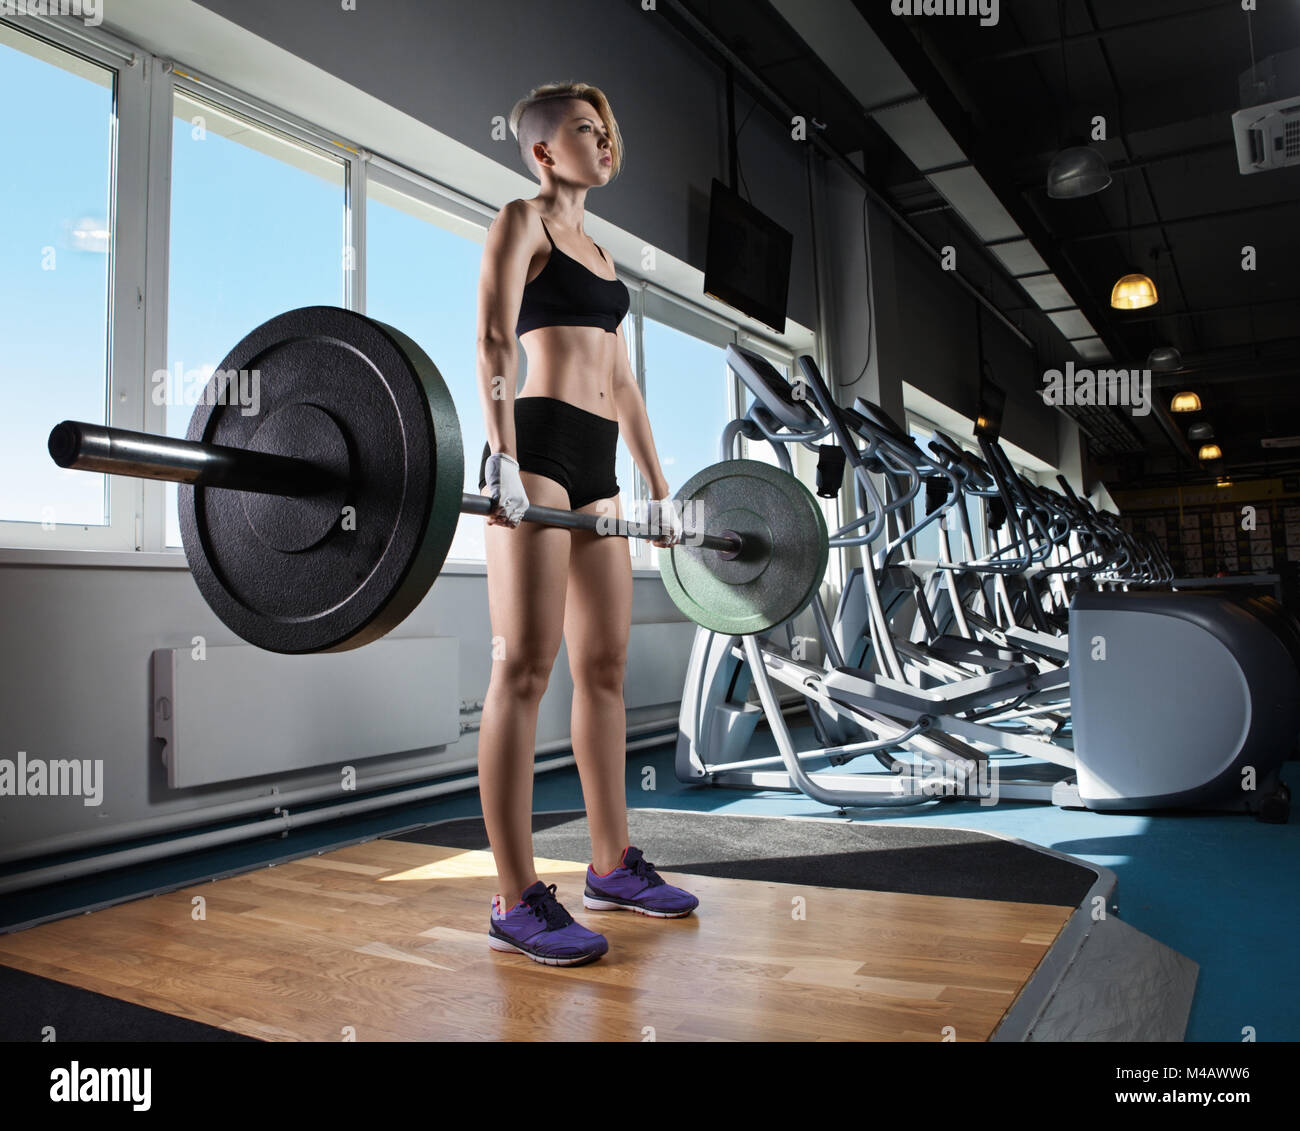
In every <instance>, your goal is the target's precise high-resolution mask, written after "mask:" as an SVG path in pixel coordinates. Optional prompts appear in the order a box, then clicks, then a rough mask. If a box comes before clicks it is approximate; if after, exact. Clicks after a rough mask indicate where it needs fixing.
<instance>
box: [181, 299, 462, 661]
mask: <svg viewBox="0 0 1300 1131" xmlns="http://www.w3.org/2000/svg"><path fill="white" fill-rule="evenodd" d="M240 371H244V372H246V373H249V374H251V373H253V372H254V371H255V372H256V374H257V377H256V382H255V386H254V387H255V389H256V392H257V396H256V398H252V399H253V401H254V406H253V407H255V409H256V411H255V412H249V410H248V409H246V408H245V407H243V406H241V405H240V404H239V403H238V396H237V395H236V392H235V391H234V390H237V389H238V388H239V386H238V385H237V384H236V383H235V381H236V380H237V379H235V378H233V377H232V375H233V374H237V373H238V372H240ZM244 380H245V382H247V380H248V378H247V377H246V378H245V379H244ZM227 387H229V388H230V389H231V390H232V392H231V393H230V394H228V395H227V394H225V392H224V390H225V389H226V388H227ZM226 400H229V401H230V402H231V403H229V404H226V403H222V402H224V401H226ZM246 413H247V414H246ZM186 438H187V439H190V440H197V441H204V442H207V443H213V444H224V445H227V446H229V447H234V448H244V449H253V450H258V451H269V452H274V453H276V454H280V455H289V456H296V457H299V458H303V459H310V460H312V461H313V462H316V463H319V464H320V465H321V466H323V467H326V468H328V469H329V470H331V471H333V472H335V473H336V474H337V475H339V476H342V477H345V478H346V485H344V486H341V487H338V488H335V489H333V490H331V491H327V492H323V493H322V494H320V495H315V496H311V497H304V498H289V497H281V496H271V495H262V494H251V493H248V492H240V491H231V490H228V489H225V488H216V487H197V488H196V487H194V486H191V485H188V484H182V485H181V486H180V487H179V502H180V522H181V536H182V540H183V541H184V544H185V556H186V558H187V559H188V561H189V563H190V568H191V571H192V572H193V575H194V580H195V582H196V583H197V585H198V587H199V591H200V592H201V593H202V595H203V598H204V600H206V601H207V603H208V604H209V605H210V606H211V607H212V610H213V611H214V612H215V613H216V614H217V616H218V617H219V618H220V619H221V620H222V622H223V623H225V624H226V625H227V626H228V627H229V628H230V629H232V630H233V631H234V632H235V633H237V634H238V635H239V636H241V637H242V638H243V639H244V640H247V641H248V642H249V643H250V644H255V645H257V646H258V647H259V648H265V649H267V650H268V651H272V652H282V653H304V652H341V651H345V650H347V649H351V648H358V647H360V646H361V645H363V644H367V643H369V642H370V641H372V640H377V639H378V638H379V637H381V636H383V635H385V634H386V633H388V632H389V631H391V630H392V629H393V628H394V627H396V625H397V624H399V623H400V622H401V621H402V620H403V619H404V618H405V617H406V616H407V615H408V614H409V613H410V612H411V611H412V610H413V609H414V608H415V606H416V605H418V604H419V603H420V601H421V600H422V599H423V597H424V595H425V594H426V593H427V592H428V591H429V587H430V586H431V585H432V584H433V582H434V581H435V579H436V578H437V576H438V571H439V570H440V569H441V568H442V563H443V561H444V560H445V559H446V556H447V551H448V549H449V548H450V546H451V540H452V537H453V536H454V535H455V532H456V524H457V522H458V520H459V517H460V496H461V491H462V489H463V484H464V479H465V470H464V454H463V452H462V449H461V439H460V422H459V420H458V418H457V416H456V409H455V406H454V405H453V404H452V400H451V395H450V393H449V392H448V390H447V386H446V384H445V382H444V381H443V380H442V377H441V375H440V374H439V373H438V370H437V367H436V366H435V365H434V364H433V362H432V361H431V360H430V359H429V358H428V356H427V355H426V354H425V353H424V352H423V351H422V350H421V349H420V348H419V346H417V345H416V344H415V343H414V342H412V341H411V339H410V338H408V337H406V336H405V335H404V334H402V333H400V332H399V331H397V330H394V329H393V328H392V327H390V326H386V325H384V324H383V323H382V322H377V321H375V320H374V319H372V318H367V317H365V316H364V315H361V314H357V313H355V312H354V311H349V310H343V309H341V308H339V307H332V306H309V307H304V308H302V309H300V310H291V311H289V312H287V313H285V314H280V315H277V316H276V317H275V318H272V319H271V320H270V321H268V322H265V323H263V324H262V325H261V326H259V327H257V329H255V330H253V331H252V332H251V333H250V334H249V335H248V336H247V337H245V338H244V339H243V340H242V341H241V342H240V343H239V344H238V345H236V346H235V348H234V349H232V350H231V351H230V353H229V354H228V355H227V356H226V358H225V360H224V361H222V363H221V365H220V367H219V368H218V370H217V372H216V373H214V374H213V377H212V381H211V382H210V383H209V387H208V389H207V391H206V394H205V396H204V397H203V399H202V400H201V401H200V403H199V405H198V407H197V408H196V409H195V411H194V416H193V417H192V418H191V420H190V426H189V430H188V432H187V433H186Z"/></svg>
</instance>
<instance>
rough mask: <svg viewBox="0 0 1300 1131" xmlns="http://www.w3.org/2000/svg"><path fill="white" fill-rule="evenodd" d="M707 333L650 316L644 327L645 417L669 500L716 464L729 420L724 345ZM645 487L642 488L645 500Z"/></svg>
mask: <svg viewBox="0 0 1300 1131" xmlns="http://www.w3.org/2000/svg"><path fill="white" fill-rule="evenodd" d="M647 305H648V304H647ZM680 317H681V315H679V318H680ZM711 328H712V330H713V333H712V335H711V337H712V339H713V340H709V339H703V338H699V337H695V336H694V335H693V334H690V333H688V332H686V330H683V329H678V328H677V327H676V326H673V325H668V324H667V323H666V322H663V321H660V320H659V319H656V318H652V317H649V316H647V317H646V318H645V319H644V320H643V322H642V331H641V332H642V340H643V348H644V349H645V402H646V414H647V416H648V417H649V418H650V430H651V432H652V434H653V435H654V441H655V447H656V449H657V450H658V453H659V463H660V465H661V466H662V467H663V473H664V477H665V478H666V479H667V480H668V495H669V496H672V495H675V494H677V492H678V490H680V489H681V487H682V485H683V484H684V483H685V482H686V481H687V480H688V479H690V478H691V476H693V475H694V474H695V473H696V472H697V471H700V470H701V469H702V468H705V467H707V466H709V465H710V464H714V463H717V462H718V443H719V441H720V440H721V438H722V430H723V428H725V427H726V425H727V424H728V422H729V421H730V420H731V393H730V382H729V378H728V368H727V363H726V360H725V357H724V353H723V351H724V348H725V341H724V340H722V334H721V333H719V332H718V331H719V329H720V328H718V327H711ZM726 340H730V333H728V334H727V335H726ZM630 465H631V459H630V456H629V459H628V466H627V469H626V470H625V469H624V467H623V466H620V467H619V490H620V492H621V493H622V495H623V497H624V501H625V503H626V502H627V500H629V499H634V498H635V497H636V495H635V494H634V492H632V491H631V490H630V485H631V482H632V479H631V466H630ZM624 475H627V477H628V478H627V479H624V478H623V477H624ZM649 487H650V485H649V484H646V485H645V490H646V497H649ZM644 545H645V546H646V547H647V548H648V550H649V553H650V564H651V565H653V566H655V567H656V568H658V565H659V550H658V548H657V547H655V546H652V545H651V544H650V543H649V542H648V541H647V542H645V543H644Z"/></svg>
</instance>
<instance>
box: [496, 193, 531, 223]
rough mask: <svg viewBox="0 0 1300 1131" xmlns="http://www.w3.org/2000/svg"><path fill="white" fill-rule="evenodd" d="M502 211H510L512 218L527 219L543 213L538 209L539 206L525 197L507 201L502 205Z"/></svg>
mask: <svg viewBox="0 0 1300 1131" xmlns="http://www.w3.org/2000/svg"><path fill="white" fill-rule="evenodd" d="M501 212H502V213H505V212H509V213H510V215H511V217H512V218H514V217H523V218H524V219H527V218H528V217H529V216H540V215H541V213H540V212H538V211H537V206H536V205H535V204H534V203H533V202H532V201H531V200H527V199H525V198H524V197H519V198H518V199H517V200H509V201H507V202H506V203H505V204H503V205H502V206H501Z"/></svg>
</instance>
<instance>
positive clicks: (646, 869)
mask: <svg viewBox="0 0 1300 1131" xmlns="http://www.w3.org/2000/svg"><path fill="white" fill-rule="evenodd" d="M627 870H628V871H629V872H631V873H632V874H633V875H634V876H639V877H640V878H641V879H643V880H645V881H646V883H648V884H649V885H650V886H651V887H660V886H661V885H663V884H665V883H667V882H668V881H667V880H665V879H664V878H663V877H662V876H661V875H659V873H658V872H656V871H655V866H654V865H653V864H651V863H650V861H649V860H647V859H646V858H645V857H644V856H638V857H637V858H636V859H635V860H633V861H632V863H631V864H630V865H627Z"/></svg>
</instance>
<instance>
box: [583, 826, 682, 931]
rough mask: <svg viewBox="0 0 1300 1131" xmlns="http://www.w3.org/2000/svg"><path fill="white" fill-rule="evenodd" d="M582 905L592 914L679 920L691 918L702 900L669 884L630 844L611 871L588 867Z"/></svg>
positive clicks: (639, 851)
mask: <svg viewBox="0 0 1300 1131" xmlns="http://www.w3.org/2000/svg"><path fill="white" fill-rule="evenodd" d="M582 904H583V906H584V907H589V908H591V910H593V911H635V912H637V913H638V914H641V915H653V916H654V917H655V918H656V919H677V918H679V917H680V916H682V915H689V914H690V913H691V912H692V911H694V910H695V908H697V907H698V906H699V905H700V901H699V900H698V899H696V898H695V896H693V895H691V893H690V892H688V891H683V890H682V889H681V888H675V887H673V886H672V884H670V883H668V882H667V881H666V880H665V879H664V878H663V877H662V876H660V875H659V873H658V872H656V871H655V866H654V865H653V864H651V863H650V862H649V861H648V860H647V859H646V858H645V857H644V856H642V855H641V850H640V849H639V848H634V847H633V846H632V845H630V844H629V845H628V846H627V848H625V849H624V850H623V862H622V863H621V864H620V865H619V866H618V867H617V868H615V869H614V870H613V871H612V872H607V873H605V875H603V876H602V875H601V874H600V873H599V872H595V871H593V870H592V867H591V865H590V864H588V865H587V887H586V889H585V890H584V891H583V893H582Z"/></svg>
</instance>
